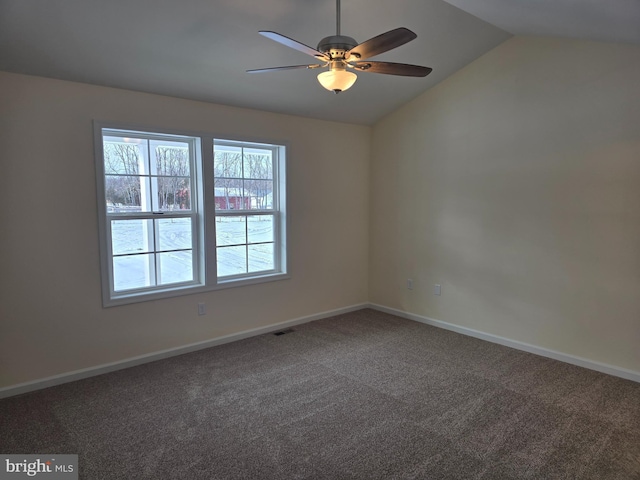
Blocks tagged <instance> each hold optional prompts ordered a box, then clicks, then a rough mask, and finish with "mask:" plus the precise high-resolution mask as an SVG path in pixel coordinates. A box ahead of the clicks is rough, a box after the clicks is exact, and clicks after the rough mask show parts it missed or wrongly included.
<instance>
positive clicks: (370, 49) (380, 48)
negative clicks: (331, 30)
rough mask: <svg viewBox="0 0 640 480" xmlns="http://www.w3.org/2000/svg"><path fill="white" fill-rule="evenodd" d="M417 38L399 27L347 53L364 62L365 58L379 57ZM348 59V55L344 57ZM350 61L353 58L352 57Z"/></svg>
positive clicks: (409, 31)
mask: <svg viewBox="0 0 640 480" xmlns="http://www.w3.org/2000/svg"><path fill="white" fill-rule="evenodd" d="M417 37H418V36H417V35H416V34H415V33H413V32H412V31H411V30H409V29H408V28H404V27H400V28H396V29H395V30H389V31H388V32H386V33H383V34H381V35H378V36H377V37H373V38H371V39H369V40H367V41H366V42H362V43H361V44H360V45H356V46H355V47H353V48H352V49H351V50H349V53H350V54H351V55H352V56H356V57H357V58H358V59H362V60H364V59H365V58H369V57H373V56H375V55H380V54H381V53H384V52H388V51H389V50H392V49H394V48H396V47H399V46H400V45H404V44H405V43H407V42H410V41H411V40H413V39H414V38H417ZM346 56H347V58H348V55H346ZM352 60H354V59H353V57H352Z"/></svg>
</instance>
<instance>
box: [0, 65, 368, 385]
mask: <svg viewBox="0 0 640 480" xmlns="http://www.w3.org/2000/svg"><path fill="white" fill-rule="evenodd" d="M93 119H99V120H105V121H117V122H126V123H132V124H138V125H143V126H151V127H157V128H158V129H162V128H163V127H166V128H177V129H183V130H194V131H202V132H211V133H214V134H219V135H221V136H224V135H233V136H238V135H247V136H249V137H251V138H254V137H257V138H259V139H265V140H274V141H288V142H289V144H290V152H289V153H290V155H289V171H288V176H289V198H288V200H289V221H290V222H289V225H290V236H289V248H290V250H289V265H290V273H291V277H292V278H291V279H290V280H284V281H278V282H272V283H267V284H261V285H254V286H250V287H244V288H231V289H226V290H221V291H216V292H210V293H206V294H197V295H188V296H183V297H177V298H172V299H167V300H160V301H153V302H144V303H140V304H136V305H128V306H121V307H112V308H107V309H103V308H102V306H101V296H100V272H99V256H98V237H97V232H98V227H97V214H96V210H97V207H96V192H95V168H94V158H93V127H92V120H93ZM321 139H331V142H327V143H326V144H323V143H322V141H320V140H321ZM340 139H344V141H342V142H341V140H340ZM369 143H370V128H369V127H360V126H354V125H346V124H338V123H331V122H323V121H314V120H308V119H302V118H296V117H290V116H284V115H276V114H270V113H263V112H257V111H251V110H243V109H237V108H229V107H223V106H217V105H211V104H206V103H198V102H192V101H186V100H180V99H175V98H168V97H161V96H156V95H148V94H143V93H135V92H129V91H125V90H117V89H110V88H103V87H96V86H89V85H83V84H76V83H70V82H62V81H57V80H49V79H43V78H37V77H29V76H21V75H14V74H7V73H0V164H1V168H0V226H1V227H0V228H1V229H2V231H1V234H0V269H1V273H0V318H1V321H0V387H3V386H8V385H15V384H18V383H21V382H27V381H31V380H36V379H41V378H44V377H47V376H50V375H55V374H60V373H64V372H69V371H73V370H76V369H82V368H87V367H92V366H97V365H101V364H105V363H107V362H114V361H119V360H123V359H126V358H130V357H133V356H137V355H142V354H147V353H151V352H156V351H159V350H163V349H169V348H173V347H179V346H182V345H187V344H190V343H194V342H198V341H204V340H208V339H213V338H216V337H219V336H222V335H226V334H231V333H235V332H239V331H242V330H247V329H252V328H257V327H261V326H266V325H269V324H273V323H277V322H282V321H286V320H291V319H295V318H298V317H301V316H306V315H311V314H316V313H319V312H323V311H327V310H332V309H337V308H341V307H346V306H350V305H354V304H359V303H362V302H366V301H367V288H368V285H367V282H368V272H367V269H368V263H367V262H368V250H367V248H368V205H367V202H368V181H367V180H366V179H367V178H368V171H369V157H370V154H369V146H370V145H369ZM336 144H338V145H337V146H338V147H339V148H336ZM336 152H340V154H336ZM198 302H206V305H207V315H205V316H198V315H197V303H198Z"/></svg>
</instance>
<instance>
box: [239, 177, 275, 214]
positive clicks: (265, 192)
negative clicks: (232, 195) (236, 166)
mask: <svg viewBox="0 0 640 480" xmlns="http://www.w3.org/2000/svg"><path fill="white" fill-rule="evenodd" d="M244 186H245V195H246V196H247V197H249V198H250V201H249V202H248V204H249V208H251V209H253V210H255V209H260V210H266V209H271V208H273V181H272V180H245V181H244Z"/></svg>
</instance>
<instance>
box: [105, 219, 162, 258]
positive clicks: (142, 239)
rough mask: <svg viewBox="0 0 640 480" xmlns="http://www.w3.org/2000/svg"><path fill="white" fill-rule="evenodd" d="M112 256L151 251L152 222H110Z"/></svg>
mask: <svg viewBox="0 0 640 480" xmlns="http://www.w3.org/2000/svg"><path fill="white" fill-rule="evenodd" d="M111 251H112V252H113V255H122V254H127V253H143V252H152V251H153V220H112V221H111Z"/></svg>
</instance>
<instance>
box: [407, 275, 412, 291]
mask: <svg viewBox="0 0 640 480" xmlns="http://www.w3.org/2000/svg"><path fill="white" fill-rule="evenodd" d="M407 288H408V289H409V290H413V280H412V279H410V278H408V279H407Z"/></svg>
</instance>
